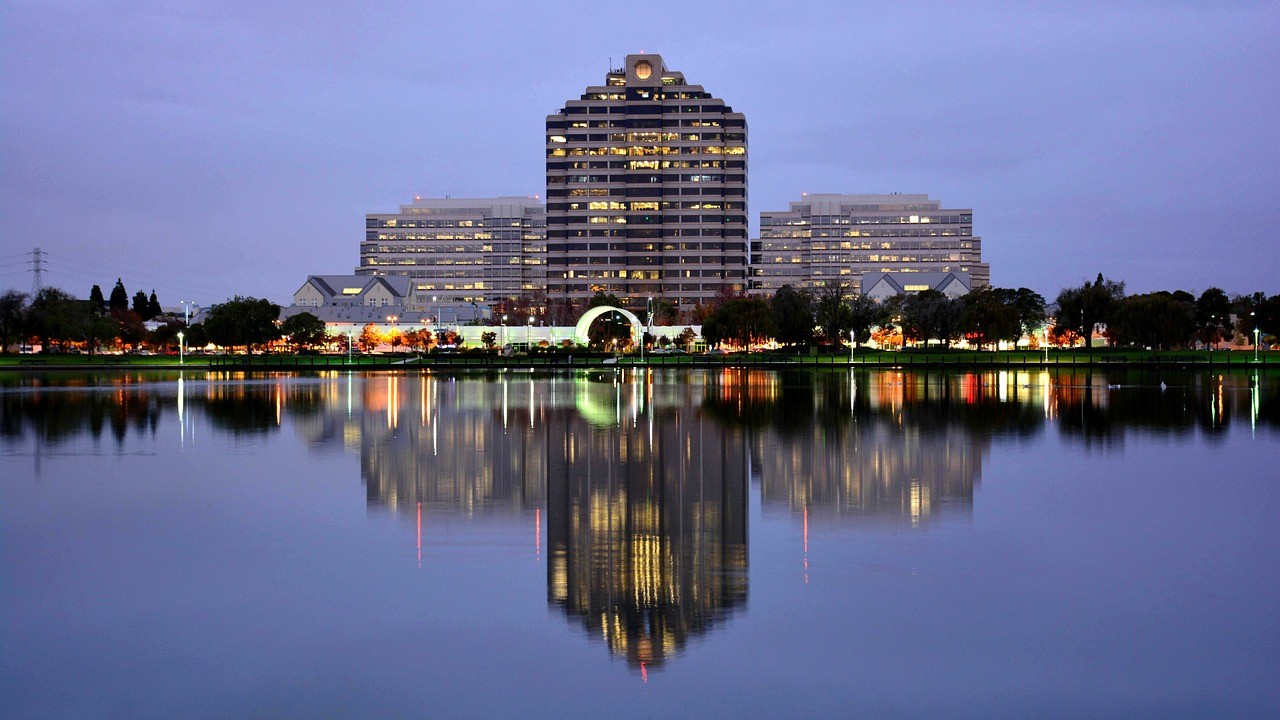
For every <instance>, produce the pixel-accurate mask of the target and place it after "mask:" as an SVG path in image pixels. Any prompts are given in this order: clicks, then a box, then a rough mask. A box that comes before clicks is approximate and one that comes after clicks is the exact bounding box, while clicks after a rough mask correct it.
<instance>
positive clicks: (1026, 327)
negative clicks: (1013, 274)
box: [1006, 287, 1045, 335]
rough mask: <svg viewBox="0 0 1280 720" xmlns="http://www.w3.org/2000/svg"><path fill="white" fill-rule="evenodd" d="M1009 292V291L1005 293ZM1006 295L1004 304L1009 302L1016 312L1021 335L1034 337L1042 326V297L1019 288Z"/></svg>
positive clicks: (1043, 309) (1027, 289)
mask: <svg viewBox="0 0 1280 720" xmlns="http://www.w3.org/2000/svg"><path fill="white" fill-rule="evenodd" d="M1006 292H1010V291H1006ZM1011 293H1012V294H1011V295H1006V302H1011V303H1012V305H1013V308H1014V309H1015V310H1017V311H1018V325H1019V326H1020V328H1021V331H1022V332H1021V334H1022V335H1034V334H1035V332H1036V330H1039V329H1040V328H1041V327H1043V326H1044V321H1045V303H1044V296H1043V295H1041V294H1040V293H1038V292H1036V291H1034V290H1031V289H1029V288H1024V287H1020V288H1018V289H1017V290H1013V291H1011Z"/></svg>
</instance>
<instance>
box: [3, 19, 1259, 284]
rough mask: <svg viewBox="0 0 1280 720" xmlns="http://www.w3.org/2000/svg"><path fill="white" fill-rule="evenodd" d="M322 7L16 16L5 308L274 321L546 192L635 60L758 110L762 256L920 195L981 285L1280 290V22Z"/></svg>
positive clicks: (752, 141)
mask: <svg viewBox="0 0 1280 720" xmlns="http://www.w3.org/2000/svg"><path fill="white" fill-rule="evenodd" d="M326 5H328V4H327V3H314V2H307V3H301V2H261V1H258V2H219V3H195V4H190V5H188V4H186V3H181V2H176V1H163V2H154V3H142V2H136V3H101V2H58V1H56V0H36V1H29V0H9V1H8V2H6V3H4V4H3V7H2V8H0V289H8V288H18V289H24V290H25V289H28V288H29V287H30V285H31V277H30V273H29V272H27V265H26V264H25V263H24V261H25V260H26V259H27V257H26V256H24V255H23V253H26V252H28V251H30V249H31V248H32V247H33V246H40V247H41V248H42V249H43V250H44V251H45V252H46V253H47V256H46V258H47V266H46V274H45V284H46V285H55V286H58V287H62V288H64V289H67V290H70V291H72V292H74V293H76V294H78V295H81V296H87V294H88V291H89V287H90V286H91V285H92V284H93V283H95V282H96V283H98V284H100V285H102V287H103V289H104V291H107V292H109V291H110V288H111V285H112V284H113V283H114V282H115V279H116V277H123V278H124V282H125V286H126V288H127V289H128V290H129V292H130V294H132V293H133V292H134V291H136V290H138V289H142V290H146V291H150V290H151V289H153V288H154V289H155V290H156V291H157V292H158V294H159V297H160V300H161V303H162V304H164V305H166V306H171V305H174V306H176V305H177V303H178V301H179V300H182V299H189V300H195V301H197V302H200V303H210V302H217V301H220V300H223V299H225V298H226V297H228V296H231V295H235V294H242V295H256V296H260V297H269V298H271V299H272V300H275V301H277V302H281V303H283V304H287V303H288V301H289V298H290V297H291V296H292V293H293V291H294V290H296V289H297V288H298V287H299V286H300V285H301V284H302V281H303V280H304V279H305V278H306V276H307V275H308V274H313V273H349V272H351V271H352V269H353V268H354V267H355V264H356V262H357V260H358V247H359V242H360V240H361V238H362V237H363V234H364V214H365V213H367V212H389V211H393V210H394V209H395V208H396V207H398V206H399V205H400V204H401V203H405V202H408V201H410V200H411V199H412V198H413V196H415V195H422V196H442V195H446V194H447V195H452V196H454V197H463V196H478V195H534V194H537V195H541V194H542V193H543V191H544V181H543V174H544V168H543V147H544V143H543V132H544V131H543V122H544V119H545V116H546V114H547V113H551V112H554V111H556V110H557V109H558V108H560V107H561V106H562V105H563V103H564V101H565V100H567V99H569V98H572V97H576V96H577V95H578V94H580V93H581V92H582V90H583V88H585V87H586V86H587V85H591V84H599V83H601V82H602V81H603V79H604V73H605V71H606V70H607V68H608V66H609V63H610V58H612V61H613V63H614V64H615V65H617V64H619V62H620V60H621V59H622V57H623V56H624V55H626V54H627V53H629V52H640V51H648V52H659V53H662V55H663V56H664V59H665V60H666V62H667V64H668V66H669V67H670V68H671V69H674V70H680V71H683V72H684V73H685V75H686V77H687V78H688V79H689V80H690V81H691V82H693V83H698V84H701V85H704V86H705V87H706V88H707V90H709V91H710V92H712V93H713V94H715V95H716V96H718V97H722V98H724V99H725V100H726V101H727V102H728V103H730V104H731V105H733V107H734V109H736V110H738V111H740V112H743V113H745V114H746V116H747V122H748V125H749V148H750V150H749V153H750V154H749V157H750V178H749V182H750V185H749V192H750V204H749V215H750V217H751V226H752V235H753V236H754V235H755V234H756V233H757V232H758V223H759V213H760V211H762V210H781V209H785V208H786V207H787V203H788V202H791V201H794V200H798V199H799V197H800V193H801V192H804V191H808V192H877V193H878V192H923V193H929V194H930V195H932V196H933V197H934V198H935V199H938V200H941V201H942V202H943V204H944V207H970V208H973V210H974V225H975V232H976V233H977V234H979V235H981V236H982V237H983V241H984V247H983V250H984V253H983V255H984V258H985V259H986V260H987V261H988V262H990V263H991V279H992V283H993V284H995V285H999V286H1015V287H1016V286H1020V285H1025V286H1029V287H1031V288H1033V289H1036V290H1038V291H1040V292H1041V293H1043V294H1045V295H1046V296H1048V297H1049V298H1050V299H1052V298H1053V296H1055V295H1056V294H1057V291H1058V290H1059V289H1060V288H1062V287H1064V286H1067V285H1072V284H1078V283H1079V282H1080V281H1082V280H1084V279H1086V278H1091V277H1093V276H1094V275H1096V274H1097V273H1098V272H1099V271H1101V272H1103V273H1105V274H1106V275H1107V276H1108V277H1112V278H1115V279H1120V280H1125V281H1126V282H1127V285H1128V290H1129V291H1130V292H1147V291H1151V290H1158V289H1179V288H1181V289H1187V290H1192V291H1194V292H1197V293H1198V292H1200V291H1202V290H1204V289H1205V288H1207V287H1211V286H1215V285H1216V286H1219V287H1222V288H1224V289H1225V290H1227V291H1228V292H1230V293H1236V292H1253V291H1257V290H1262V291H1265V292H1267V293H1268V294H1274V293H1278V292H1280V238H1278V237H1277V235H1278V234H1280V182H1277V180H1278V179H1280V151H1278V150H1277V132H1276V129H1277V128H1280V3H1277V2H1258V3H1253V2H1226V1H1223V2H1212V1H1209V0H1200V1H1197V2H1185V3H1178V2H1159V1H1157V0H1151V1H1150V2H1123V1H1120V0H1115V1H1112V2H1102V3H1096V4H1086V3H1070V2H1043V3H990V4H985V3H971V4H961V3H951V2H937V3H916V2H904V3H885V2H873V3H872V2H868V3H843V2H832V3H824V2H816V3H805V4H796V3H786V4H782V3H779V4H778V6H777V7H776V9H761V8H756V7H752V4H749V3H744V2H741V1H735V2H723V3H705V4H696V5H695V4H685V3H673V4H666V3H657V2H651V3H627V4H618V5H609V4H604V3H599V2H589V3H576V2H574V3H510V4H507V3H501V4H491V3H486V2H466V3H463V2H455V3H416V4H402V3H383V2H380V1H378V0H373V1H370V2H363V3H352V5H353V6H355V5H359V6H360V7H359V8H358V9H356V8H355V7H353V8H351V9H330V8H327V7H326ZM339 5H341V3H339ZM961 5H964V7H961Z"/></svg>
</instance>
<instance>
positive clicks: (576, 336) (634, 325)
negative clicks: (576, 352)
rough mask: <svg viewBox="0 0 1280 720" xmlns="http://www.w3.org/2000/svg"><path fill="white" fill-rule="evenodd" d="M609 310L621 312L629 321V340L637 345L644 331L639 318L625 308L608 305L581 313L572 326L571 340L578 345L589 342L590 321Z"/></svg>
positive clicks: (609, 311)
mask: <svg viewBox="0 0 1280 720" xmlns="http://www.w3.org/2000/svg"><path fill="white" fill-rule="evenodd" d="M611 312H618V313H622V316H623V317H625V318H626V319H627V320H628V321H629V322H630V323H631V342H632V343H635V344H636V345H639V344H640V338H641V337H642V336H643V335H642V334H643V333H644V326H643V325H641V324H640V318H638V317H636V314H635V313H633V312H631V311H630V310H625V309H623V308H620V307H611V306H609V305H600V306H597V307H593V308H591V309H590V310H588V311H586V312H585V313H583V314H582V317H581V318H580V319H579V320H578V324H577V325H576V326H574V328H573V341H574V342H575V343H577V344H579V345H588V344H590V342H591V340H590V338H588V337H587V329H588V328H590V327H591V323H593V322H595V319H596V318H598V317H600V316H601V315H604V314H606V313H611Z"/></svg>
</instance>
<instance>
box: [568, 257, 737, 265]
mask: <svg viewBox="0 0 1280 720" xmlns="http://www.w3.org/2000/svg"><path fill="white" fill-rule="evenodd" d="M746 264H747V258H746V256H745V255H714V256H711V255H704V256H701V257H699V256H696V255H690V256H682V257H678V258H674V259H667V260H666V262H662V261H661V259H660V258H656V257H647V258H634V257H633V258H630V259H628V258H623V257H617V256H613V257H610V256H607V255H602V256H599V257H585V258H549V259H548V260H547V267H549V268H554V267H567V266H572V267H581V266H584V265H612V266H614V267H671V266H674V265H746Z"/></svg>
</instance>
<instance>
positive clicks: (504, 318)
mask: <svg viewBox="0 0 1280 720" xmlns="http://www.w3.org/2000/svg"><path fill="white" fill-rule="evenodd" d="M500 332H501V333H502V334H501V335H499V336H498V346H499V347H501V348H506V346H507V316H506V315H503V316H502V328H501V330H500Z"/></svg>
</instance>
